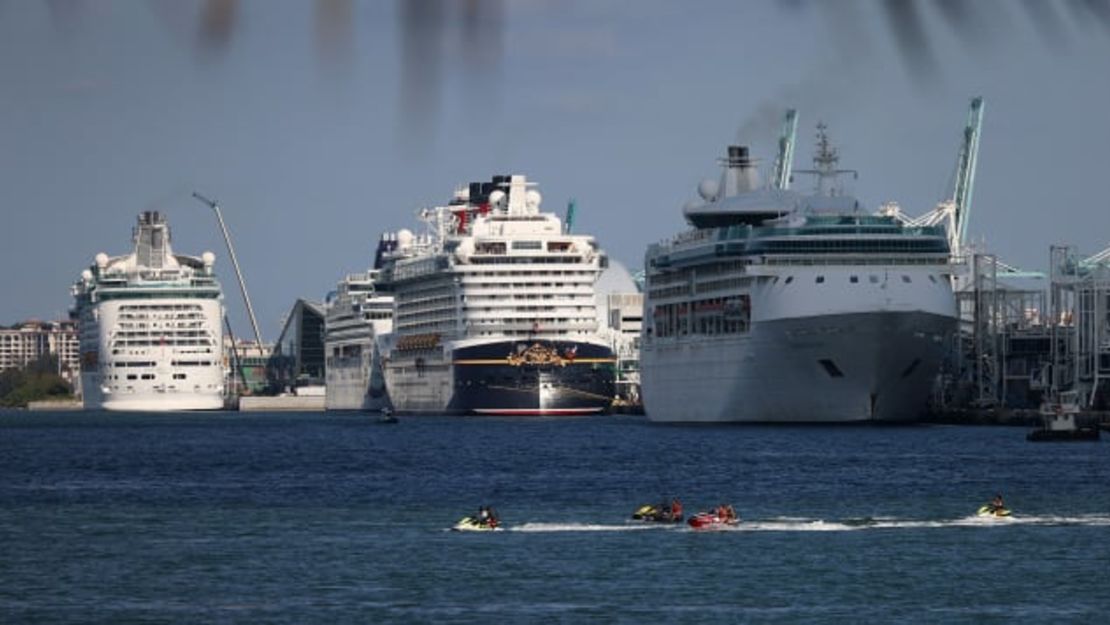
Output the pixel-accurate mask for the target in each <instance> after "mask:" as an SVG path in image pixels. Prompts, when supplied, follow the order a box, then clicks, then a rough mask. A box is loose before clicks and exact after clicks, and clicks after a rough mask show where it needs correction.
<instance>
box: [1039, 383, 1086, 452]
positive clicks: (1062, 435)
mask: <svg viewBox="0 0 1110 625" xmlns="http://www.w3.org/2000/svg"><path fill="white" fill-rule="evenodd" d="M1040 414H1041V427H1040V428H1038V429H1036V430H1033V431H1032V432H1030V433H1029V434H1028V435H1026V437H1025V439H1026V440H1028V441H1032V442H1044V441H1097V440H1099V430H1098V428H1096V427H1091V426H1079V425H1076V423H1075V417H1076V415H1078V414H1079V401H1078V393H1077V392H1076V391H1064V392H1062V393H1059V394H1058V395H1056V396H1055V398H1054V399H1053V400H1052V401H1045V402H1044V403H1042V404H1041V408H1040Z"/></svg>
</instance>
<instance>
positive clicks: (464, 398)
mask: <svg viewBox="0 0 1110 625" xmlns="http://www.w3.org/2000/svg"><path fill="white" fill-rule="evenodd" d="M614 363H615V358H614V356H613V352H612V350H610V349H609V348H608V347H605V346H603V345H598V344H594V343H587V342H579V341H552V340H539V339H537V340H533V339H527V340H499V341H493V342H486V343H479V344H473V343H471V344H467V345H465V346H458V347H453V348H452V347H445V348H444V349H443V350H442V351H441V352H438V353H437V354H433V355H429V354H424V355H421V356H404V355H401V356H399V357H394V358H393V359H391V362H390V363H389V364H388V365H387V367H386V380H387V385H388V388H389V393H390V398H391V399H392V401H393V405H394V408H395V409H396V410H397V411H398V412H401V413H409V414H412V413H427V414H465V415H505V416H574V415H588V414H598V413H603V412H606V411H607V410H608V409H609V406H610V405H611V403H612V401H613V396H614V393H615V367H614Z"/></svg>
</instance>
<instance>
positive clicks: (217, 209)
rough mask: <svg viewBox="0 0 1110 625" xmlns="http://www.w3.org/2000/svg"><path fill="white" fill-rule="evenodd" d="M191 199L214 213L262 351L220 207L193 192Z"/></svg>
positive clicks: (258, 334) (260, 339)
mask: <svg viewBox="0 0 1110 625" xmlns="http://www.w3.org/2000/svg"><path fill="white" fill-rule="evenodd" d="M193 197H194V198H196V199H197V200H199V201H201V202H203V203H204V204H207V205H208V208H211V209H212V210H213V211H215V212H216V220H217V221H219V222H220V231H221V232H223V234H224V243H226V244H227V253H228V256H230V257H231V266H232V267H234V268H235V277H236V278H238V279H239V291H240V292H241V293H242V294H243V302H244V303H245V304H246V305H247V316H249V317H250V320H251V328H253V329H254V339H255V340H256V341H258V349H259V350H261V349H262V332H260V331H259V330H258V319H255V317H254V307H252V306H251V298H250V296H249V295H247V284H246V282H244V281H243V272H242V271H240V270H239V260H238V259H237V258H235V248H234V247H232V245H231V235H230V234H228V231H227V225H226V224H224V216H223V213H221V212H220V205H219V204H217V203H216V202H214V201H212V200H210V199H208V198H206V197H204V196H203V195H201V194H199V193H197V192H196V191H193Z"/></svg>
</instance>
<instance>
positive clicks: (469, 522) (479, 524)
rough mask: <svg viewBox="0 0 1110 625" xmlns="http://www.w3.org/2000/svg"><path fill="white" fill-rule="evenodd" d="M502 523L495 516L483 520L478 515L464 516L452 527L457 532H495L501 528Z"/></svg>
mask: <svg viewBox="0 0 1110 625" xmlns="http://www.w3.org/2000/svg"><path fill="white" fill-rule="evenodd" d="M500 526H501V523H500V522H499V521H498V520H497V519H496V518H494V517H490V519H489V520H487V521H485V522H483V521H481V520H479V519H478V518H477V517H472V516H464V517H463V518H461V519H459V522H458V523H456V524H455V525H454V526H453V527H452V528H451V529H452V530H454V531H456V532H494V531H500V530H501V527H500Z"/></svg>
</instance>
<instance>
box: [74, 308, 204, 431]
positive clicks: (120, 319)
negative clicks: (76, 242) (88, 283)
mask: <svg viewBox="0 0 1110 625" xmlns="http://www.w3.org/2000/svg"><path fill="white" fill-rule="evenodd" d="M85 312H86V313H87V312H89V311H85ZM222 314H223V307H222V305H221V303H220V302H219V300H217V299H215V298H211V299H185V298H165V299H142V300H130V299H122V300H110V301H107V302H103V303H101V304H99V305H98V306H97V308H96V314H95V315H91V314H90V315H86V316H85V317H83V320H84V322H86V323H88V324H90V325H89V328H88V329H87V330H86V331H85V332H84V335H83V337H82V345H83V347H82V350H83V356H82V365H81V366H82V372H81V389H82V401H83V405H84V407H85V408H86V409H88V410H108V411H123V412H179V411H187V410H223V409H224V408H225V379H224V378H225V372H224V362H223V353H222V347H221V346H222V343H223V335H222V328H221V326H220V319H221V318H222ZM94 324H95V325H94ZM127 324H130V325H127ZM155 324H165V326H164V328H165V329H157V330H155V329H154V328H155V327H156V326H155ZM177 324H181V325H184V324H190V326H191V327H190V328H189V329H187V330H175V329H173V328H172V326H173V325H177ZM136 326H137V327H136ZM127 332H132V333H137V334H138V336H137V337H136V336H132V337H131V338H128V337H127V336H126V333H127ZM174 332H179V333H180V334H177V335H175V334H174ZM128 341H130V343H129V342H128Z"/></svg>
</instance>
